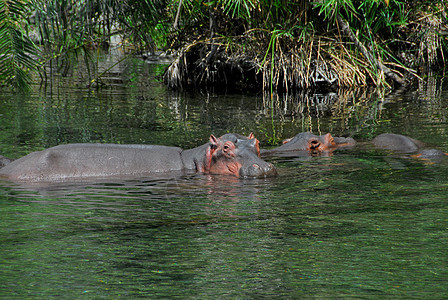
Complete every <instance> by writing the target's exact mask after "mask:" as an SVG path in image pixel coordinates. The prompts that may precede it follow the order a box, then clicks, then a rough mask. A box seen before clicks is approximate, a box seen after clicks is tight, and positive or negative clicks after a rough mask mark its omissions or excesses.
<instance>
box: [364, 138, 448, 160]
mask: <svg viewBox="0 0 448 300" xmlns="http://www.w3.org/2000/svg"><path fill="white" fill-rule="evenodd" d="M372 144H373V145H374V146H375V147H376V148H379V149H384V150H391V151H394V152H398V153H416V154H414V155H411V157H415V158H421V159H436V158H441V157H443V156H446V155H448V154H447V153H445V152H443V151H441V150H438V149H422V148H424V147H425V144H424V143H423V142H421V141H418V140H415V139H413V138H410V137H408V136H405V135H401V134H395V133H383V134H380V135H378V136H377V137H375V138H374V139H373V140H372Z"/></svg>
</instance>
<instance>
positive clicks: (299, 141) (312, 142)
mask: <svg viewBox="0 0 448 300" xmlns="http://www.w3.org/2000/svg"><path fill="white" fill-rule="evenodd" d="M355 144H356V142H355V140H354V139H352V138H344V137H333V136H332V135H331V134H330V133H327V134H325V135H315V134H313V133H311V132H301V133H299V134H297V135H296V136H294V137H293V138H290V139H286V140H284V141H283V145H281V146H279V147H277V148H273V149H269V150H262V151H261V154H262V155H273V154H282V153H283V154H284V153H291V152H292V151H295V152H296V153H297V152H300V153H301V154H304V155H320V154H322V153H329V152H331V151H333V150H335V149H336V148H339V147H348V146H354V145H355Z"/></svg>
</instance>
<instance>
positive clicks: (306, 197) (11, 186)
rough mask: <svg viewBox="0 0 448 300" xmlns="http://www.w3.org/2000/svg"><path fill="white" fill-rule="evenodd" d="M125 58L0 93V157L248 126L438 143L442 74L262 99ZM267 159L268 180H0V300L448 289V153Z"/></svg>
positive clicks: (187, 137) (277, 132)
mask: <svg viewBox="0 0 448 300" xmlns="http://www.w3.org/2000/svg"><path fill="white" fill-rule="evenodd" d="M120 70H121V72H118V73H117V74H115V75H114V77H113V78H115V79H114V81H113V82H114V84H109V85H106V86H104V87H103V88H101V89H98V90H88V89H86V88H85V87H84V86H82V85H80V84H78V83H77V82H76V81H74V82H73V83H70V80H67V82H68V83H66V84H61V83H60V82H63V81H64V80H61V81H55V82H56V83H55V84H54V85H55V86H53V87H52V88H51V89H47V90H43V91H42V90H36V92H34V93H32V94H31V95H29V96H24V95H14V94H11V93H6V92H5V93H3V94H2V96H0V98H1V99H0V103H1V105H0V116H1V118H0V150H1V152H0V153H1V154H3V155H5V156H8V157H13V158H18V157H20V156H22V155H25V154H27V153H29V152H31V151H36V150H40V149H43V148H47V147H50V146H54V145H57V144H61V143H73V142H107V143H141V144H164V145H171V146H181V147H183V148H191V147H195V146H198V145H200V144H203V143H205V142H206V141H207V139H208V136H209V135H210V134H212V133H213V134H215V135H221V134H223V133H226V132H238V133H243V134H249V133H250V132H254V133H255V135H256V136H257V137H258V138H259V139H260V140H261V142H262V144H263V145H265V147H271V146H270V145H269V143H270V142H278V141H279V140H280V139H282V138H286V137H290V136H292V135H294V134H296V133H298V132H301V131H306V130H312V131H313V132H315V133H326V132H332V133H333V134H335V135H342V136H352V137H354V138H356V139H357V140H359V141H363V142H367V141H368V140H370V139H371V138H373V137H374V136H376V135H377V134H379V133H382V132H395V133H401V134H406V135H410V136H412V137H414V138H417V139H420V140H422V141H424V142H426V143H428V144H431V145H432V146H434V147H437V148H439V149H442V150H444V151H448V144H447V137H448V136H447V129H448V126H447V116H448V114H447V103H448V102H447V100H448V89H447V88H446V85H444V84H443V82H440V81H434V82H428V83H425V84H423V83H422V84H421V85H420V86H416V87H415V88H413V89H409V90H407V91H398V92H396V93H391V94H384V93H382V92H376V91H373V92H372V91H355V92H353V91H351V92H339V93H330V94H305V93H304V94H299V95H294V96H288V97H286V96H285V97H280V96H279V97H277V96H276V97H274V98H272V99H271V98H269V97H267V98H266V97H263V95H234V94H232V95H218V94H214V93H212V92H209V93H207V92H196V93H175V92H172V91H169V90H166V89H165V88H164V87H163V86H162V85H161V84H160V83H159V82H158V81H157V80H154V79H153V78H154V76H155V75H157V74H159V73H160V72H161V71H160V70H161V69H160V67H158V66H154V65H147V64H145V63H143V62H141V61H138V60H135V61H133V62H132V63H129V64H127V65H124V66H121V69H120ZM117 76H118V79H120V80H118V79H117ZM111 77H112V75H111ZM148 78H149V79H150V80H148ZM131 79H132V80H131ZM266 99H268V100H266ZM269 161H271V162H272V163H274V164H275V165H276V166H277V168H278V171H279V176H278V177H277V178H269V179H251V180H239V179H236V178H233V177H227V176H210V175H204V174H191V173H188V174H183V173H176V174H174V173H173V174H160V175H154V176H152V177H145V178H126V179H124V178H123V179H117V178H115V179H107V178H105V179H104V180H100V181H95V182H77V183H58V184H50V185H47V184H26V185H25V184H17V183H10V182H6V181H3V182H1V183H0V245H1V249H2V251H1V252H0V253H1V254H0V264H1V268H0V280H1V282H2V284H1V285H0V297H2V298H7V299H10V298H61V297H63V298H136V297H145V298H199V299H204V298H205V299H207V298H212V299H216V298H247V299H259V298H274V297H278V298H311V297H323V298H335V297H343V298H394V299H395V298H406V299H408V298H417V299H422V298H429V299H441V298H445V297H446V291H447V290H448V268H447V265H448V262H447V255H446V254H445V252H446V249H447V248H448V247H447V246H448V242H447V241H448V217H447V216H448V204H447V198H448V197H447V192H446V191H447V187H448V179H447V176H446V175H447V174H448V161H447V160H443V159H442V160H440V161H423V160H417V159H412V158H410V157H409V156H406V155H394V154H390V153H386V152H381V151H377V150H374V149H372V148H371V147H369V146H368V144H362V145H361V146H360V147H356V148H354V149H348V150H343V151H337V152H335V153H334V155H333V156H331V157H313V158H310V157H272V158H269Z"/></svg>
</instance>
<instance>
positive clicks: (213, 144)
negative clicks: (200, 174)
mask: <svg viewBox="0 0 448 300" xmlns="http://www.w3.org/2000/svg"><path fill="white" fill-rule="evenodd" d="M217 148H218V139H217V138H216V137H215V136H214V135H213V134H212V135H210V144H209V147H208V148H207V150H206V151H205V165H204V168H205V170H206V171H208V170H210V166H211V164H212V156H213V153H214V152H215V151H216V149H217Z"/></svg>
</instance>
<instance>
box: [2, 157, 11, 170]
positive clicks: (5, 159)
mask: <svg viewBox="0 0 448 300" xmlns="http://www.w3.org/2000/svg"><path fill="white" fill-rule="evenodd" d="M11 162H12V159H9V158H7V157H4V156H3V155H0V168H3V167H4V166H6V165H9V164H10V163H11Z"/></svg>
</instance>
